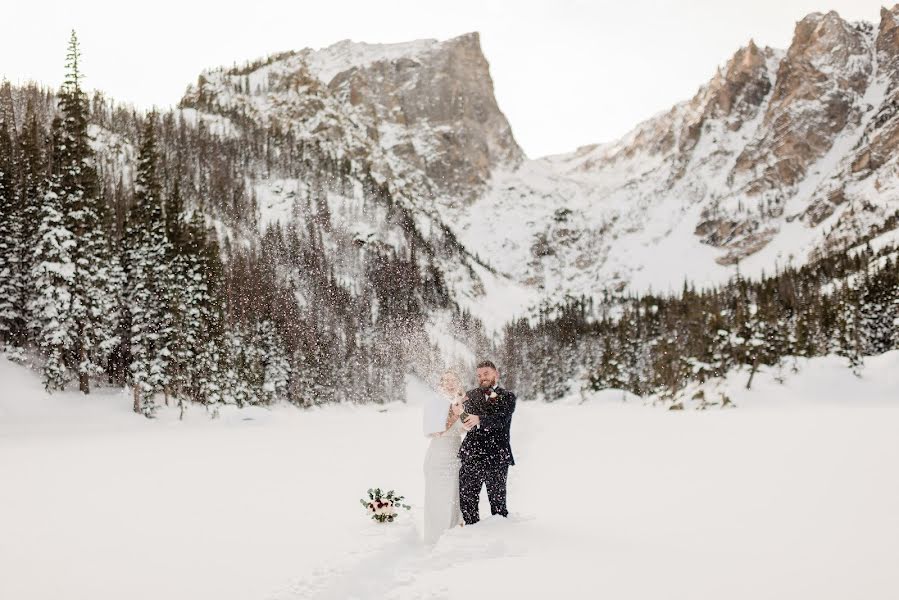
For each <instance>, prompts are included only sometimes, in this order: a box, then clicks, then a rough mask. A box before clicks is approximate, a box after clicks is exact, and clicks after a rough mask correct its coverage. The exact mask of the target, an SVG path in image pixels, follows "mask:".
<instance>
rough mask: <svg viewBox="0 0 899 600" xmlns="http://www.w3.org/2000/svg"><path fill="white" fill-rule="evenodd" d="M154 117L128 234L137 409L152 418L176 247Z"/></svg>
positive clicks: (167, 376)
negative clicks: (168, 224) (166, 214)
mask: <svg viewBox="0 0 899 600" xmlns="http://www.w3.org/2000/svg"><path fill="white" fill-rule="evenodd" d="M156 162H157V150H156V132H155V118H154V116H153V115H151V117H150V118H149V119H148V120H147V124H146V126H145V128H144V132H143V139H142V142H141V147H140V155H139V157H138V165H137V176H136V178H135V206H134V209H133V211H132V215H131V216H130V218H129V228H128V231H127V233H126V244H127V247H128V252H127V272H126V280H127V283H126V286H127V292H126V298H127V309H128V311H129V313H130V320H131V331H130V336H131V345H130V353H131V357H132V363H131V380H132V386H133V393H134V411H135V412H139V413H142V414H144V415H145V416H148V417H150V416H153V414H154V412H155V410H156V406H155V404H154V400H153V395H154V394H156V393H158V392H166V393H168V385H169V384H170V381H171V373H170V361H171V358H172V347H171V345H172V342H173V327H174V314H173V307H172V303H173V298H172V295H171V294H172V292H173V287H174V284H176V283H177V282H176V281H174V278H173V275H172V269H171V264H170V257H171V256H172V249H171V247H170V244H169V241H168V238H167V237H166V232H165V221H164V219H163V213H162V188H161V186H160V183H159V178H158V174H157V171H156Z"/></svg>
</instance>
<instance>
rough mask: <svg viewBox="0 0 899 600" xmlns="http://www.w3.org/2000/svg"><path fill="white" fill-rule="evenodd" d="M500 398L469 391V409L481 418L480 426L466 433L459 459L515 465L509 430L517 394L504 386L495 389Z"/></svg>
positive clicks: (467, 400)
mask: <svg viewBox="0 0 899 600" xmlns="http://www.w3.org/2000/svg"><path fill="white" fill-rule="evenodd" d="M494 389H495V391H496V396H497V397H496V399H494V400H491V399H490V398H488V392H489V391H488V392H485V391H484V390H482V389H481V388H475V389H473V390H471V391H470V392H468V393H467V394H465V410H466V412H468V413H469V414H472V415H478V416H479V417H480V418H481V424H480V427H476V428H474V429H472V430H471V431H469V432H468V433H467V434H466V435H465V439H464V440H462V447H461V448H460V449H459V458H460V459H462V461H463V462H475V461H476V462H483V463H485V464H487V465H490V466H497V467H499V466H503V465H514V464H515V459H514V458H513V457H512V446H511V444H510V439H509V437H510V436H509V430H510V427H511V425H512V413H513V412H515V394H513V393H512V392H510V391H509V390H504V389H503V388H501V387H496V388H494Z"/></svg>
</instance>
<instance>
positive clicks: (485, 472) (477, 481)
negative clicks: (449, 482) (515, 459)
mask: <svg viewBox="0 0 899 600" xmlns="http://www.w3.org/2000/svg"><path fill="white" fill-rule="evenodd" d="M508 475H509V465H498V466H488V465H486V464H483V463H470V462H469V463H463V465H462V468H461V469H460V470H459V504H460V508H461V509H462V518H463V519H465V522H466V523H467V524H469V525H471V524H472V523H477V522H478V520H479V515H478V500H479V497H480V495H481V488H482V487H483V486H484V485H485V484H486V485H487V498H488V499H489V500H490V512H491V514H494V515H502V516H504V517H507V516H509V511H508V510H507V509H506V478H507V477H508Z"/></svg>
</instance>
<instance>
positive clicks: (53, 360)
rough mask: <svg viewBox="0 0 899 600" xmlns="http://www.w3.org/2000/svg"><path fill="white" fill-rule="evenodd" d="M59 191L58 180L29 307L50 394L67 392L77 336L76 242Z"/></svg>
mask: <svg viewBox="0 0 899 600" xmlns="http://www.w3.org/2000/svg"><path fill="white" fill-rule="evenodd" d="M58 190H59V184H58V182H57V181H56V180H55V179H54V180H52V181H51V182H49V184H48V190H47V192H46V194H45V195H44V203H43V206H42V207H41V221H40V225H39V227H38V231H37V247H36V248H35V249H34V264H33V266H32V269H31V273H30V275H31V277H30V281H31V286H32V288H33V291H32V296H31V301H30V302H29V305H28V312H29V320H28V327H29V329H30V330H31V331H32V333H33V339H34V340H35V342H36V344H37V346H38V348H39V349H40V350H41V353H42V354H43V355H44V358H45V361H44V366H43V378H44V387H45V388H46V389H47V391H52V390H61V389H63V388H64V387H65V385H66V382H67V381H68V380H69V379H70V377H71V372H70V370H69V364H70V357H71V355H72V351H73V348H74V346H75V338H76V336H77V331H76V326H75V323H74V320H73V318H72V282H73V280H74V278H75V261H74V255H73V252H74V249H75V246H76V242H75V236H74V235H73V234H72V232H71V231H70V230H69V229H68V228H67V227H66V224H65V219H64V217H63V213H62V210H61V202H60V195H59V191H58Z"/></svg>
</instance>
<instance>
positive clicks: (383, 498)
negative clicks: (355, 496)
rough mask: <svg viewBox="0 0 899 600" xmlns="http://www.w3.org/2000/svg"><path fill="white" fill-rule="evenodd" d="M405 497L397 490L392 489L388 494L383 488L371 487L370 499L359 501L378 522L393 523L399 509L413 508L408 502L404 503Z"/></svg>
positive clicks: (369, 491)
mask: <svg viewBox="0 0 899 600" xmlns="http://www.w3.org/2000/svg"><path fill="white" fill-rule="evenodd" d="M403 500H405V497H403V496H400V495H398V494H397V493H396V492H395V491H393V490H390V491H388V492H387V493H386V494H385V493H384V492H382V491H381V488H370V489H369V490H368V500H365V499H362V500H359V502H360V503H361V504H362V506H363V507H364V508H365V510H366V512H368V513H369V514H370V515H371V518H372V519H373V520H375V521H377V522H378V523H393V521H394V520H396V518H397V512H396V511H397V509H398V508H405V509H406V510H409V509H410V508H412V507H411V506H409V505H408V504H403Z"/></svg>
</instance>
